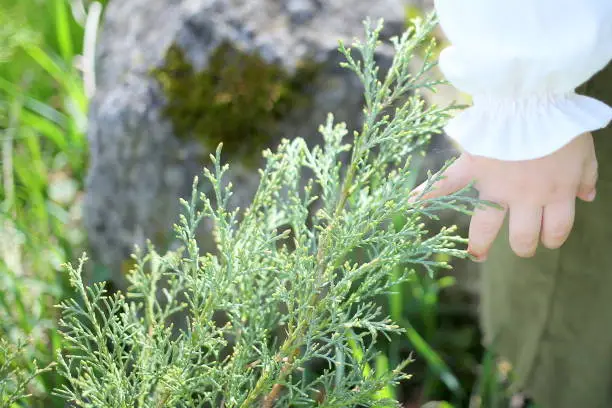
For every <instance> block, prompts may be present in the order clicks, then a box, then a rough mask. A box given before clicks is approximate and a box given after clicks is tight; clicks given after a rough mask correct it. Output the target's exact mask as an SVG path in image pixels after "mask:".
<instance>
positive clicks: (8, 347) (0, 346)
mask: <svg viewBox="0 0 612 408" xmlns="http://www.w3.org/2000/svg"><path fill="white" fill-rule="evenodd" d="M25 348H26V347H25V345H23V344H21V343H19V344H17V345H16V346H15V345H12V344H10V343H8V342H7V341H6V340H4V339H2V338H0V407H12V406H14V404H16V403H17V402H19V401H21V400H23V399H24V398H27V397H29V396H30V394H29V390H28V387H29V386H30V385H31V383H33V380H34V378H35V377H37V376H39V375H40V374H42V373H44V372H46V371H49V370H50V369H51V367H47V368H45V369H40V368H38V366H37V364H36V361H32V362H31V363H30V364H29V367H28V368H24V364H23V362H22V361H20V360H21V359H23V358H24V355H25Z"/></svg>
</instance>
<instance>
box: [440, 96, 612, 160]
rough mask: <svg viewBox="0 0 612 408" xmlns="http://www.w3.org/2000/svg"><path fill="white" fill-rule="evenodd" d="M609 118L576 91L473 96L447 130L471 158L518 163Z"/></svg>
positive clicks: (607, 109) (605, 107) (610, 114)
mask: <svg viewBox="0 0 612 408" xmlns="http://www.w3.org/2000/svg"><path fill="white" fill-rule="evenodd" d="M611 120H612V108H610V107H609V106H608V105H606V104H605V103H603V102H601V101H598V100H597V99H593V98H590V97H588V96H583V95H578V94H576V93H573V92H572V93H567V94H559V95H551V94H549V95H538V96H532V97H529V98H519V99H517V98H513V99H510V98H508V99H503V98H494V97H489V96H479V97H478V96H475V97H474V106H472V107H471V108H468V109H466V110H465V111H463V112H462V113H460V114H459V115H458V116H456V117H455V118H453V119H452V120H451V121H450V122H449V123H448V125H447V126H446V127H445V131H446V133H447V134H448V136H449V137H450V138H451V139H453V140H454V141H456V142H457V143H458V144H459V145H460V146H461V147H462V148H463V149H464V150H465V151H466V152H468V153H470V154H472V155H476V156H484V157H489V158H493V159H499V160H506V161H518V160H532V159H537V158H540V157H544V156H547V155H549V154H550V153H553V152H554V151H556V150H558V149H560V148H562V147H563V146H565V145H566V144H567V143H569V142H570V141H572V140H573V139H574V138H576V137H577V136H579V135H581V134H583V133H586V132H591V131H594V130H597V129H601V128H604V127H606V126H607V125H608V123H609V122H610V121H611Z"/></svg>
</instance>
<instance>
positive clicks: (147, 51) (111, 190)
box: [85, 0, 405, 284]
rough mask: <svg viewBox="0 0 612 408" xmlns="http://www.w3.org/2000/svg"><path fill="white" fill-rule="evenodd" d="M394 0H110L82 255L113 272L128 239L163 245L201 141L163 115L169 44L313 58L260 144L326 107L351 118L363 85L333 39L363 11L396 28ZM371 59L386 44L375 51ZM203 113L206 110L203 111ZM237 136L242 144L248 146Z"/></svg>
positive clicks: (94, 106)
mask: <svg viewBox="0 0 612 408" xmlns="http://www.w3.org/2000/svg"><path fill="white" fill-rule="evenodd" d="M404 6H405V1H404V0H377V1H372V0H114V1H113V0H111V2H110V4H109V5H108V8H107V10H106V15H105V22H104V26H103V31H102V33H101V34H100V40H99V44H98V49H97V66H96V70H97V81H98V82H97V89H96V93H95V96H94V98H93V100H92V103H91V108H90V128H89V134H88V136H89V141H90V148H91V163H90V171H89V175H88V178H87V187H86V188H87V196H86V203H85V218H86V227H87V230H88V234H89V241H90V244H91V249H92V255H93V257H94V259H96V260H97V261H98V262H100V263H101V264H103V265H105V266H107V267H108V268H109V269H110V270H112V271H114V272H113V273H114V275H113V279H114V280H115V281H116V282H117V283H119V284H121V282H122V277H121V276H122V274H121V271H122V269H124V268H123V266H124V264H123V263H124V262H125V261H126V260H128V259H129V255H130V254H131V253H132V252H133V247H134V245H135V244H137V245H139V246H141V247H142V246H143V245H144V244H145V239H148V238H149V239H152V241H153V242H154V243H156V244H158V245H162V246H164V245H168V244H169V243H170V242H171V237H172V235H171V234H172V224H173V223H174V222H176V220H177V214H178V213H179V211H180V209H179V206H178V198H179V197H188V196H189V195H190V192H191V184H192V180H193V177H194V176H195V175H198V174H200V172H201V167H202V166H203V165H204V163H205V162H206V160H207V159H206V158H207V156H208V153H209V151H208V149H207V148H206V147H205V146H204V145H203V144H202V143H201V142H197V141H195V140H190V139H188V138H187V139H186V138H181V137H177V135H176V134H175V131H174V128H173V125H172V123H171V122H170V121H169V120H168V119H167V118H166V117H165V116H164V114H163V110H164V107H165V106H166V104H167V103H168V101H167V99H166V96H165V94H164V92H163V90H162V89H161V88H160V85H159V83H158V81H157V80H156V78H155V77H154V76H153V75H152V73H151V72H152V70H153V69H155V68H158V67H161V66H163V65H164V61H165V57H166V53H167V51H168V49H169V48H170V47H171V46H172V45H178V46H179V47H180V48H181V49H182V50H184V52H185V55H186V57H187V58H188V60H189V61H190V63H191V64H192V65H193V66H194V68H195V69H197V70H205V69H206V68H207V64H208V62H209V59H210V57H211V55H213V53H214V51H215V50H216V49H217V47H218V46H219V45H220V44H222V43H226V42H228V43H230V44H231V45H232V46H233V47H234V48H235V49H237V50H241V51H244V52H247V53H257V54H259V55H260V56H261V57H262V58H263V59H265V61H266V62H268V63H271V64H273V63H275V64H279V65H280V66H282V67H283V68H284V69H285V70H286V71H287V72H289V73H293V72H295V71H296V69H297V67H298V66H299V65H300V63H302V62H303V61H305V60H306V61H315V62H316V63H317V64H318V68H317V75H316V77H315V78H314V80H313V81H312V83H311V84H310V85H309V86H308V88H307V89H306V90H305V91H304V92H307V93H308V96H309V98H310V99H311V100H312V103H310V104H309V106H308V107H307V108H295V109H293V110H292V111H291V112H289V113H288V114H287V115H286V117H285V118H284V119H283V120H281V122H280V123H279V124H278V127H277V129H276V131H275V132H274V133H275V134H274V135H273V137H272V139H271V141H270V144H272V145H274V144H275V143H276V142H277V141H278V140H279V138H281V137H294V136H301V137H304V138H306V139H307V140H318V135H317V134H316V131H317V128H318V125H319V124H320V123H322V122H323V121H324V119H325V116H326V114H327V113H328V112H333V113H334V114H335V115H336V118H337V120H340V121H346V122H347V123H348V125H349V127H354V126H356V124H357V123H358V121H359V120H360V117H361V102H362V88H361V85H360V83H359V82H358V81H357V79H356V78H355V76H354V75H353V74H351V73H350V72H348V71H346V70H344V69H341V68H339V67H338V62H339V61H340V56H339V54H338V52H337V44H338V39H344V40H345V41H347V42H348V41H350V40H351V39H352V38H354V37H361V36H362V35H363V25H362V21H363V20H364V18H366V17H371V18H373V19H376V18H379V17H383V18H384V19H385V22H386V25H385V33H384V35H385V36H389V35H391V34H398V33H400V32H401V31H402V29H403V26H404ZM379 60H380V62H381V65H382V66H383V67H384V66H388V64H389V63H390V53H389V52H386V51H384V50H383V51H381V54H380V56H379ZM203 114H205V112H203ZM247 142H248V140H247V141H245V143H247ZM232 172H233V173H232V178H233V182H234V185H235V186H236V189H235V190H236V201H237V203H238V204H240V203H241V202H242V203H244V202H248V200H249V198H250V197H251V194H252V191H253V188H254V186H256V183H257V177H256V172H254V171H253V170H252V168H249V167H247V166H244V165H241V164H240V163H235V162H233V170H232Z"/></svg>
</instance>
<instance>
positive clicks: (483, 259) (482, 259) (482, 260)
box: [474, 255, 487, 263]
mask: <svg viewBox="0 0 612 408" xmlns="http://www.w3.org/2000/svg"><path fill="white" fill-rule="evenodd" d="M486 260H487V257H486V255H483V256H477V257H476V256H475V257H474V262H477V263H483V262H484V261H486Z"/></svg>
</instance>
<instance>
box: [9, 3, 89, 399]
mask: <svg viewBox="0 0 612 408" xmlns="http://www.w3.org/2000/svg"><path fill="white" fill-rule="evenodd" d="M78 4H79V2H77V1H75V2H68V1H65V0H53V1H44V2H41V1H38V0H20V1H19V2H15V1H13V0H0V21H1V23H0V25H1V27H2V28H1V29H0V53H1V54H3V55H4V56H5V57H6V60H3V61H0V151H1V157H0V167H1V169H0V172H1V173H0V180H1V182H0V339H3V340H4V341H8V342H9V343H10V344H20V343H21V342H23V341H25V339H27V347H19V351H20V353H19V357H18V358H17V357H15V358H14V359H13V360H12V361H13V363H12V364H13V367H15V369H16V370H17V371H16V372H22V373H28V374H29V373H35V374H36V380H35V382H34V383H35V385H36V386H35V387H32V388H31V390H28V394H32V397H31V398H29V399H27V404H28V406H31V407H39V406H42V407H52V406H55V405H54V404H57V403H61V400H59V398H52V397H51V391H52V389H53V388H54V387H56V386H59V385H60V383H61V378H60V377H59V376H57V375H56V374H55V373H54V372H52V371H48V370H45V371H38V372H37V371H36V370H35V367H34V366H33V362H34V361H39V362H40V364H41V366H48V365H49V364H51V363H52V362H53V361H54V360H55V353H56V352H57V351H58V350H59V349H60V347H61V342H62V339H61V336H60V335H59V330H58V327H57V323H58V319H59V313H58V311H57V309H55V308H54V305H55V304H57V303H58V302H59V301H61V300H62V299H64V298H65V297H68V296H70V295H71V294H72V291H71V290H70V287H69V282H68V279H67V278H66V277H65V274H63V273H62V267H61V265H62V264H63V263H65V262H67V261H68V260H69V259H74V257H75V255H74V254H75V253H79V252H80V251H81V249H80V247H81V246H82V245H83V242H84V238H85V236H84V233H83V228H82V226H81V215H80V213H81V208H80V207H81V199H82V190H83V179H84V175H85V166H86V163H87V145H86V137H85V130H86V115H87V103H88V101H87V96H86V94H85V89H84V86H83V80H82V77H83V72H82V71H80V70H78V69H77V67H76V64H77V62H78V61H79V60H82V56H81V55H79V54H81V53H82V51H83V50H82V37H83V32H84V29H83V27H82V26H81V25H80V22H77V21H75V19H74V18H73V13H72V12H71V7H75V6H76V5H78ZM92 14H93V13H90V14H89V16H91V15H92ZM85 17H86V16H85ZM83 22H84V21H83ZM93 23H95V21H93ZM94 28H95V25H94ZM73 251H74V252H73ZM4 350H9V352H12V351H15V350H16V349H15V347H14V346H11V347H8V348H5V349H4ZM21 394H23V393H20V395H21ZM18 403H19V404H21V405H20V406H23V404H25V403H26V402H25V401H24V400H23V398H20V400H19V402H18ZM0 406H2V407H4V406H6V405H3V404H0Z"/></svg>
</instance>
